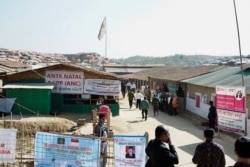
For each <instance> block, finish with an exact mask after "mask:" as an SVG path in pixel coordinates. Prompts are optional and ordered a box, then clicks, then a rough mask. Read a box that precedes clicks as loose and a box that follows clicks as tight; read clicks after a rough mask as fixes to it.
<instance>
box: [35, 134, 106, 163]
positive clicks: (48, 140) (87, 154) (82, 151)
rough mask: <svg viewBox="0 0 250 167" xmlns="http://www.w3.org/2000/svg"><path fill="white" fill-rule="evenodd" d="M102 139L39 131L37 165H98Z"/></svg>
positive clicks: (36, 145)
mask: <svg viewBox="0 0 250 167" xmlns="http://www.w3.org/2000/svg"><path fill="white" fill-rule="evenodd" d="M100 143H101V140H100V139H93V138H83V137H74V136H66V135H57V134H51V133H45V132H37V133H36V139H35V159H34V164H35V167H45V166H46V167H54V166H56V167H61V166H65V167H66V166H67V167H70V166H72V167H82V166H84V167H97V166H98V164H99V159H100Z"/></svg>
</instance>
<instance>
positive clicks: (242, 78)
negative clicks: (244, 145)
mask: <svg viewBox="0 0 250 167" xmlns="http://www.w3.org/2000/svg"><path fill="white" fill-rule="evenodd" d="M233 2H234V12H235V19H236V25H237V33H238V43H239V52H240V69H241V80H242V86H243V87H244V85H245V84H244V75H243V68H242V55H241V44H240V31H239V24H238V18H237V11H236V4H235V0H233ZM245 110H246V103H245ZM245 113H246V114H247V116H246V118H245V136H247V117H248V113H247V112H246V111H245Z"/></svg>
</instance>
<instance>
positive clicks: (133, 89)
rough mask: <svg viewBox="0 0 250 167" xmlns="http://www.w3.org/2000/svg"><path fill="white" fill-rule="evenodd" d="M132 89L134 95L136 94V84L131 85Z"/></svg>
mask: <svg viewBox="0 0 250 167" xmlns="http://www.w3.org/2000/svg"><path fill="white" fill-rule="evenodd" d="M130 89H131V90H132V92H133V93H135V90H136V85H135V82H132V83H131V86H130Z"/></svg>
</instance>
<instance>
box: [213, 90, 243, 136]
mask: <svg viewBox="0 0 250 167" xmlns="http://www.w3.org/2000/svg"><path fill="white" fill-rule="evenodd" d="M245 102H246V89H245V87H228V86H216V107H217V114H218V127H219V129H222V130H225V131H230V132H241V133H245V120H246V107H245Z"/></svg>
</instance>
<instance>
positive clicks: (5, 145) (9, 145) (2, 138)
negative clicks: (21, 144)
mask: <svg viewBox="0 0 250 167" xmlns="http://www.w3.org/2000/svg"><path fill="white" fill-rule="evenodd" d="M16 135H17V130H16V129H0V162H3V163H8V162H9V163H10V162H15V156H16Z"/></svg>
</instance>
